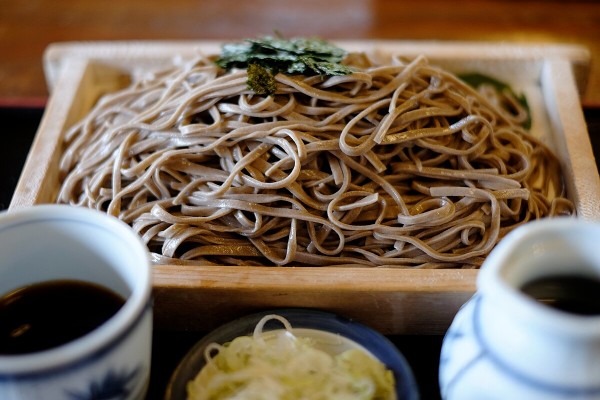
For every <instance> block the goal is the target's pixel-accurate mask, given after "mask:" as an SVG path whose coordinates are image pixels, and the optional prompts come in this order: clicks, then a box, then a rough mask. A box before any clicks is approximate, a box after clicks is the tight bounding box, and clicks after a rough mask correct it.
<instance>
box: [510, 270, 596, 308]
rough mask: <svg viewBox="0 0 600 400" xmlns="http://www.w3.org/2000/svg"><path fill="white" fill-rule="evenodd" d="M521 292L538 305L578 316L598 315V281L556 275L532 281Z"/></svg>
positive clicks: (591, 278)
mask: <svg viewBox="0 0 600 400" xmlns="http://www.w3.org/2000/svg"><path fill="white" fill-rule="evenodd" d="M521 291H522V292H523V293H525V294H527V295H529V296H531V297H533V298H534V299H536V300H537V301H539V302H540V303H543V304H546V305H548V306H550V307H553V308H556V309H558V310H561V311H565V312H568V313H572V314H578V315H588V316H592V315H600V279H597V278H593V277H586V276H578V275H556V276H550V277H544V278H540V279H535V280H532V281H531V282H528V283H526V284H525V285H523V286H522V287H521Z"/></svg>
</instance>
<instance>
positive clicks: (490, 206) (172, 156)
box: [58, 54, 574, 268]
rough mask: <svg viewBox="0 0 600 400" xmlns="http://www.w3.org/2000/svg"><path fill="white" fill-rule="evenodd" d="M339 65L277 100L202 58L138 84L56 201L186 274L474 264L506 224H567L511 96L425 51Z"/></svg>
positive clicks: (283, 80) (555, 183) (75, 165)
mask: <svg viewBox="0 0 600 400" xmlns="http://www.w3.org/2000/svg"><path fill="white" fill-rule="evenodd" d="M346 62H347V63H349V64H350V65H354V66H355V67H356V69H357V72H355V73H353V74H350V75H345V76H335V77H327V78H324V77H321V76H313V77H306V76H287V75H284V74H278V75H276V80H277V92H276V94H275V95H272V96H259V95H257V94H255V93H253V92H251V91H250V90H248V89H247V85H246V78H247V75H246V70H233V71H230V72H225V71H223V70H221V69H219V68H218V67H216V66H215V65H214V63H213V61H212V59H211V57H199V58H198V59H196V60H193V61H190V62H188V63H187V64H184V65H177V66H173V67H172V68H171V69H169V70H165V71H162V72H159V73H154V74H147V75H145V76H143V77H141V78H139V79H136V80H135V81H134V82H133V83H132V85H131V86H130V87H128V88H126V89H124V90H121V91H119V92H116V93H112V94H109V95H106V96H104V97H103V98H102V99H101V100H100V101H99V102H98V104H97V105H96V106H95V107H94V108H93V109H92V110H91V112H90V113H89V114H88V115H87V116H86V117H85V118H84V119H83V120H81V121H80V122H79V123H77V124H76V125H75V126H73V127H72V128H71V129H70V130H69V131H68V132H67V133H66V139H65V150H64V155H63V156H62V159H61V164H60V168H61V174H62V175H61V179H62V186H61V188H60V193H59V197H58V202H61V203H69V204H73V205H79V206H85V207H90V208H96V209H99V210H103V211H105V212H106V213H108V214H111V215H114V216H117V217H118V218H120V219H121V220H123V221H125V222H126V223H128V224H130V225H131V226H132V227H133V229H134V230H135V231H137V232H138V233H139V235H140V236H141V237H142V238H143V240H144V241H145V242H146V243H147V245H148V247H149V249H150V251H151V253H152V255H153V262H154V263H159V264H191V265H265V266H268V265H295V266H303V265H304V266H307V265H308V266H320V265H324V266H345V267H348V266H356V267H361V266H363V267H368V266H372V267H381V266H385V267H405V268H406V267H419V268H456V267H461V268H477V267H478V266H480V265H481V263H482V261H483V259H484V257H485V256H486V255H487V254H488V253H489V252H490V250H491V249H492V248H493V246H494V245H495V244H496V243H497V242H498V240H499V239H500V238H501V237H503V236H504V235H505V234H506V233H507V232H508V231H509V230H511V229H513V228H515V227H516V226H518V225H520V224H523V223H525V222H527V221H529V220H532V219H538V218H543V217H549V216H554V215H571V214H574V206H573V204H572V203H571V202H570V201H569V200H567V199H566V197H565V195H566V194H565V189H564V185H563V182H562V178H561V177H562V174H561V171H560V165H559V162H558V161H557V159H556V157H555V156H554V155H553V154H552V153H551V152H550V151H549V149H548V148H547V147H546V146H545V145H544V144H542V143H541V142H539V141H538V140H537V139H535V138H533V137H532V136H530V135H529V134H528V132H527V131H526V130H525V129H524V128H522V126H521V125H522V122H523V121H524V120H525V119H526V118H527V112H526V110H523V109H522V108H521V106H520V105H519V104H518V102H517V101H515V99H513V98H511V96H509V95H507V93H498V92H496V91H495V90H494V89H493V88H491V87H487V88H486V87H481V88H479V89H478V90H477V91H476V90H475V89H473V88H471V87H470V86H468V85H466V84H465V83H463V82H462V81H461V80H459V79H458V78H457V77H456V76H454V75H453V74H451V73H449V72H446V71H444V70H442V69H440V68H438V67H435V66H433V65H431V64H430V63H429V62H428V61H427V59H426V58H425V57H418V58H416V59H413V60H403V59H402V58H401V57H393V58H392V59H391V61H390V62H389V63H386V65H375V63H374V62H372V61H371V60H370V59H369V58H368V57H367V56H366V55H362V54H352V55H350V56H349V57H348V58H347V60H346Z"/></svg>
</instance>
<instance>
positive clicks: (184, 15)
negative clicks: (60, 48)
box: [0, 0, 600, 106]
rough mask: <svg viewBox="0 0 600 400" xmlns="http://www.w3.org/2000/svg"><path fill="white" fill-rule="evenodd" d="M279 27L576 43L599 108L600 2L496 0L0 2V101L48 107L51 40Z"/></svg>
mask: <svg viewBox="0 0 600 400" xmlns="http://www.w3.org/2000/svg"><path fill="white" fill-rule="evenodd" d="M276 30H278V31H280V32H282V33H283V34H285V35H288V36H295V35H303V36H311V35H317V36H322V37H325V38H329V39H428V40H432V39H433V40H469V41H481V40H483V41H490V40H493V41H510V42H517V43H527V42H538V43H539V42H544V43H565V44H579V45H583V46H586V47H588V48H589V49H590V52H591V54H592V61H593V62H592V71H591V74H590V76H589V83H588V86H587V90H586V91H585V92H584V93H582V98H583V103H584V105H587V106H590V105H591V106H600V62H598V61H597V60H598V59H599V58H600V2H597V1H499V0H495V1H493V0H467V1H461V2H458V3H457V2H452V1H444V0H428V1H411V2H409V1H395V0H327V1H322V0H307V1H305V0H303V1H294V0H255V1H247V2H246V1H239V0H208V1H199V0H171V1H168V2H165V1H163V0H119V1H116V2H106V1H102V0H37V1H25V2H24V1H20V0H3V1H2V5H1V7H0V104H40V105H43V104H45V100H46V98H47V96H48V90H47V88H46V83H45V79H44V75H43V70H42V55H43V52H44V49H45V48H46V47H47V46H48V45H49V44H50V43H53V42H59V41H80V40H84V41H85V40H160V39H166V40H188V39H193V40H205V39H229V40H231V39H239V38H243V37H248V36H256V35H259V34H269V33H272V32H274V31H276ZM594 60H595V62H594Z"/></svg>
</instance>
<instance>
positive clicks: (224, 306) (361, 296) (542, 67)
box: [10, 41, 600, 334]
mask: <svg viewBox="0 0 600 400" xmlns="http://www.w3.org/2000/svg"><path fill="white" fill-rule="evenodd" d="M221 43H222V42H221V41H190V42H68V43H56V44H52V45H51V46H49V47H48V49H47V50H46V53H45V55H44V68H45V73H46V79H47V82H48V86H49V90H50V92H51V97H50V100H49V102H48V105H47V108H46V111H45V113H44V116H43V119H42V122H41V124H40V126H39V130H38V132H37V134H36V137H35V140H34V143H33V145H32V147H31V150H30V153H29V155H28V158H27V161H26V164H25V167H24V169H23V172H22V175H21V178H20V180H19V182H18V185H17V188H16V190H15V193H14V195H13V199H12V202H11V204H10V209H11V210H12V209H16V208H20V207H27V206H31V205H34V204H39V203H50V202H53V201H54V199H55V198H56V194H57V189H58V172H57V169H58V168H57V165H58V159H59V156H60V143H61V138H62V134H63V133H64V132H65V129H66V128H67V127H68V126H70V125H71V124H73V123H74V122H75V121H76V120H77V119H79V118H80V117H81V116H82V115H84V113H85V112H86V111H87V110H89V109H90V108H91V106H92V105H93V103H94V102H95V101H96V100H97V98H98V97H99V96H100V95H101V94H102V93H104V92H107V91H111V90H115V89H117V88H119V87H122V86H123V85H124V84H125V83H126V82H127V80H128V77H130V76H131V74H133V73H136V71H138V70H146V69H159V68H162V67H164V66H166V65H168V64H170V63H172V62H173V60H176V59H177V58H178V57H181V58H187V57H191V56H192V55H193V54H195V52H197V51H203V52H205V53H215V52H218V51H219V49H220V45H221ZM338 43H339V44H340V45H341V46H343V47H344V48H347V49H348V50H366V51H369V52H372V54H374V55H378V54H388V53H392V52H394V53H401V54H403V55H405V56H406V57H414V56H416V55H418V54H425V55H426V56H427V57H428V58H429V59H430V61H431V62H432V63H436V64H439V65H442V66H445V67H446V68H449V69H451V70H454V71H456V72H460V71H461V70H462V71H466V70H469V71H472V70H477V71H479V72H484V73H491V74H493V75H495V76H497V77H499V78H501V79H505V80H507V81H509V82H511V83H513V84H515V85H516V86H517V87H518V86H519V85H520V84H521V83H523V82H525V81H527V82H529V83H531V82H534V83H535V85H537V86H539V94H540V96H541V97H540V101H539V105H540V107H541V108H542V110H541V111H542V112H544V113H545V114H546V116H547V120H546V124H547V126H546V127H545V128H547V129H546V130H548V131H550V132H551V134H552V139H551V140H552V141H553V142H554V144H555V147H556V150H557V153H558V155H559V157H560V159H561V161H562V163H563V168H564V171H565V177H566V180H567V183H568V185H569V187H568V189H569V193H570V197H571V198H572V200H573V201H574V202H575V204H576V207H577V209H578V215H579V217H580V218H584V219H593V220H595V219H599V218H600V202H599V199H600V180H599V178H598V170H597V167H596V163H595V160H594V156H593V152H592V148H591V144H590V141H589V137H588V132H587V128H586V125H585V120H584V118H583V113H582V110H581V105H580V96H579V94H580V93H582V92H583V90H584V89H585V84H586V81H587V77H588V73H589V61H590V60H589V52H588V51H587V50H586V49H585V48H582V47H579V46H572V45H549V44H528V45H523V44H510V43H470V42H469V43H461V42H458V43H457V42H420V41H419V42H398V41H339V42H338ZM153 278H154V300H155V324H156V325H157V326H158V327H159V328H166V329H185V330H200V331H207V330H210V329H213V328H215V327H216V326H218V325H220V324H222V323H224V322H226V321H229V320H231V319H233V318H235V317H238V316H241V315H244V314H247V313H250V312H254V311H257V310H264V309H269V308H278V307H310V308H317V309H322V310H327V311H332V312H335V313H338V314H340V315H344V316H346V317H350V318H353V319H355V320H358V321H361V322H363V323H366V324H368V325H370V326H371V327H373V328H375V329H378V330H379V331H381V332H383V333H385V334H441V333H443V332H444V331H445V330H446V329H447V327H448V325H449V324H450V322H451V320H452V318H453V317H454V315H455V313H456V311H457V310H458V309H459V307H460V306H461V305H462V304H463V303H464V302H465V301H466V300H467V299H468V298H469V297H470V296H471V295H472V294H473V292H474V290H475V288H476V279H477V270H467V269H465V270H460V269H446V270H418V269H391V268H381V269H379V268H333V267H316V268H304V267H272V268H267V267H188V266H176V265H156V266H154V274H153Z"/></svg>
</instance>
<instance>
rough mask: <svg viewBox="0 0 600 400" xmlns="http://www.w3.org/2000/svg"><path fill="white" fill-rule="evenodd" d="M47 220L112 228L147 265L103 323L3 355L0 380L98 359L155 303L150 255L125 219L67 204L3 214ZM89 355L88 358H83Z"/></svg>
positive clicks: (12, 219) (2, 218)
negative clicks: (39, 346)
mask: <svg viewBox="0 0 600 400" xmlns="http://www.w3.org/2000/svg"><path fill="white" fill-rule="evenodd" d="M42 217H43V218H44V219H48V218H50V219H63V220H64V219H67V220H74V221H75V220H77V221H80V220H82V219H84V220H85V221H86V224H93V225H95V226H96V227H98V228H101V229H107V228H109V229H110V231H111V232H112V233H114V234H115V235H118V236H119V237H123V238H124V239H125V240H127V241H128V243H129V246H128V247H129V248H130V250H131V251H132V252H133V253H134V256H135V257H136V258H139V259H140V260H142V261H144V260H145V262H144V264H145V266H146V268H140V274H139V275H140V276H139V277H137V278H136V284H135V285H134V286H133V287H131V295H130V296H129V297H128V298H127V299H126V301H125V303H124V304H123V306H122V307H121V308H120V309H119V311H117V313H116V314H115V315H113V316H112V317H111V318H110V319H109V320H107V321H106V322H104V323H103V324H102V325H101V326H99V327H98V328H96V329H95V330H93V331H92V332H89V333H87V334H86V335H84V336H81V337H79V338H77V339H74V340H72V341H70V342H68V343H65V344H62V345H60V346H57V347H53V348H50V349H47V350H42V351H39V352H33V353H26V354H16V355H12V354H11V355H0V380H2V375H5V376H9V377H15V376H25V375H26V376H28V377H32V376H35V375H39V374H44V375H45V374H48V373H49V372H51V371H58V370H62V369H64V368H70V367H72V365H73V364H74V363H80V362H84V361H85V359H89V358H95V357H97V356H99V355H101V354H103V353H105V352H107V351H109V350H110V348H111V346H112V344H114V342H115V341H119V340H122V339H124V337H126V336H127V333H128V332H129V331H130V330H131V329H133V327H134V326H135V325H136V324H137V323H138V322H139V321H140V320H141V319H142V317H143V315H144V314H145V311H146V310H147V309H148V307H150V306H151V304H150V303H151V300H150V297H151V296H150V295H151V287H152V283H151V281H152V276H151V265H150V254H149V251H148V249H147V247H146V245H145V244H144V243H143V241H142V240H141V238H140V237H139V236H138V235H137V234H136V233H135V232H134V231H133V230H132V229H131V227H130V226H129V225H127V224H126V223H125V222H123V221H121V220H119V219H118V218H116V217H112V216H110V215H107V214H105V213H103V212H101V211H98V210H95V209H89V208H85V207H81V206H73V205H64V204H40V205H34V206H31V207H27V208H22V209H17V210H7V211H4V212H1V213H0V222H1V223H3V224H7V225H10V224H16V223H22V222H31V221H35V220H39V219H41V218H42ZM82 355H85V357H82Z"/></svg>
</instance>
